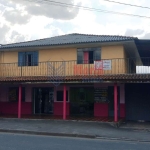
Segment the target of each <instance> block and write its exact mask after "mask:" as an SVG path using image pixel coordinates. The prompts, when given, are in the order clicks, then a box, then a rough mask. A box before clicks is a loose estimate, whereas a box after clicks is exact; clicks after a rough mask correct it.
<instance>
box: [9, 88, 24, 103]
mask: <svg viewBox="0 0 150 150" xmlns="http://www.w3.org/2000/svg"><path fill="white" fill-rule="evenodd" d="M21 93H22V94H21V100H22V102H24V101H25V88H24V87H22V92H21ZM8 99H9V101H10V102H17V101H18V100H19V87H10V88H9V91H8Z"/></svg>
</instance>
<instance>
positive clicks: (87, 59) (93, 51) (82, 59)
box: [77, 48, 101, 64]
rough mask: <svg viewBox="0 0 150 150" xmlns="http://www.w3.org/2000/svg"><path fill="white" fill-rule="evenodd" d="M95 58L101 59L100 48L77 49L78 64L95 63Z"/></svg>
mask: <svg viewBox="0 0 150 150" xmlns="http://www.w3.org/2000/svg"><path fill="white" fill-rule="evenodd" d="M95 60H101V49H100V48H82V49H77V63H78V64H93V63H94V61H95Z"/></svg>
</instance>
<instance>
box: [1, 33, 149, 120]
mask: <svg viewBox="0 0 150 150" xmlns="http://www.w3.org/2000/svg"><path fill="white" fill-rule="evenodd" d="M147 43H149V41H148V42H147ZM143 45H144V41H142V42H141V41H140V40H139V39H138V38H134V37H125V36H108V35H86V34H85V35H84V34H67V35H62V36H56V37H51V38H46V39H39V40H34V41H27V42H20V43H14V44H6V45H1V46H0V83H1V84H0V114H1V115H2V116H4V115H18V118H21V116H33V115H36V114H37V115H38V114H45V115H54V116H63V119H66V118H67V117H69V116H90V117H95V118H96V117H97V118H106V120H107V118H108V117H114V121H118V118H126V114H128V115H127V116H128V118H126V119H131V120H134V119H135V117H134V115H136V114H133V115H131V116H133V117H130V113H132V112H131V110H132V109H133V111H134V107H133V105H135V104H136V101H134V102H133V103H132V108H131V104H130V103H131V102H130V101H132V98H131V97H130V94H131V90H132V89H131V87H132V86H133V87H132V88H134V87H136V86H137V85H138V86H139V85H140V84H139V82H149V79H150V77H149V75H147V73H145V72H141V69H145V68H144V67H143V65H148V59H147V60H146V59H145V60H146V61H147V62H146V63H147V64H146V63H145V62H144V61H143V59H142V58H141V55H143V54H144V53H143V51H142V50H146V48H147V47H149V44H148V45H147V47H146V48H143V47H142V46H143ZM146 54H147V52H146ZM137 70H138V71H139V72H137ZM146 70H147V69H146ZM143 73H144V74H143ZM129 82H130V83H134V82H136V85H135V84H132V85H131V84H129ZM137 83H138V84H137ZM147 85H148V84H147ZM140 87H141V86H140ZM129 89H130V90H129ZM126 90H127V93H125V91H126ZM126 95H127V98H128V100H127V99H126ZM129 99H130V100H129ZM126 101H127V105H126ZM149 108H150V106H148V107H147V109H149ZM149 110H150V109H149ZM149 115H150V112H149ZM149 118H150V117H149ZM137 119H138V118H137ZM148 120H150V119H148Z"/></svg>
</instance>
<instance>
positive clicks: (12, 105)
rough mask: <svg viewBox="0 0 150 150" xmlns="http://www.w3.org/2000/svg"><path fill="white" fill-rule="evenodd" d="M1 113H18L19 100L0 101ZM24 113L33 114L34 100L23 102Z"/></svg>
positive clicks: (22, 111)
mask: <svg viewBox="0 0 150 150" xmlns="http://www.w3.org/2000/svg"><path fill="white" fill-rule="evenodd" d="M0 113H1V114H4V115H5V114H8V115H17V114H18V102H0ZM21 114H22V115H31V114H32V102H22V109H21Z"/></svg>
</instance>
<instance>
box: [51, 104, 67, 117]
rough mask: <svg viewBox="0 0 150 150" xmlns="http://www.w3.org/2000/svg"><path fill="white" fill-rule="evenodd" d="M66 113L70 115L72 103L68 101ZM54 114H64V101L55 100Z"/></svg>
mask: <svg viewBox="0 0 150 150" xmlns="http://www.w3.org/2000/svg"><path fill="white" fill-rule="evenodd" d="M66 104H67V106H66V109H67V111H66V114H67V116H69V115H70V104H69V103H66ZM54 115H56V116H62V115H63V102H54Z"/></svg>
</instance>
